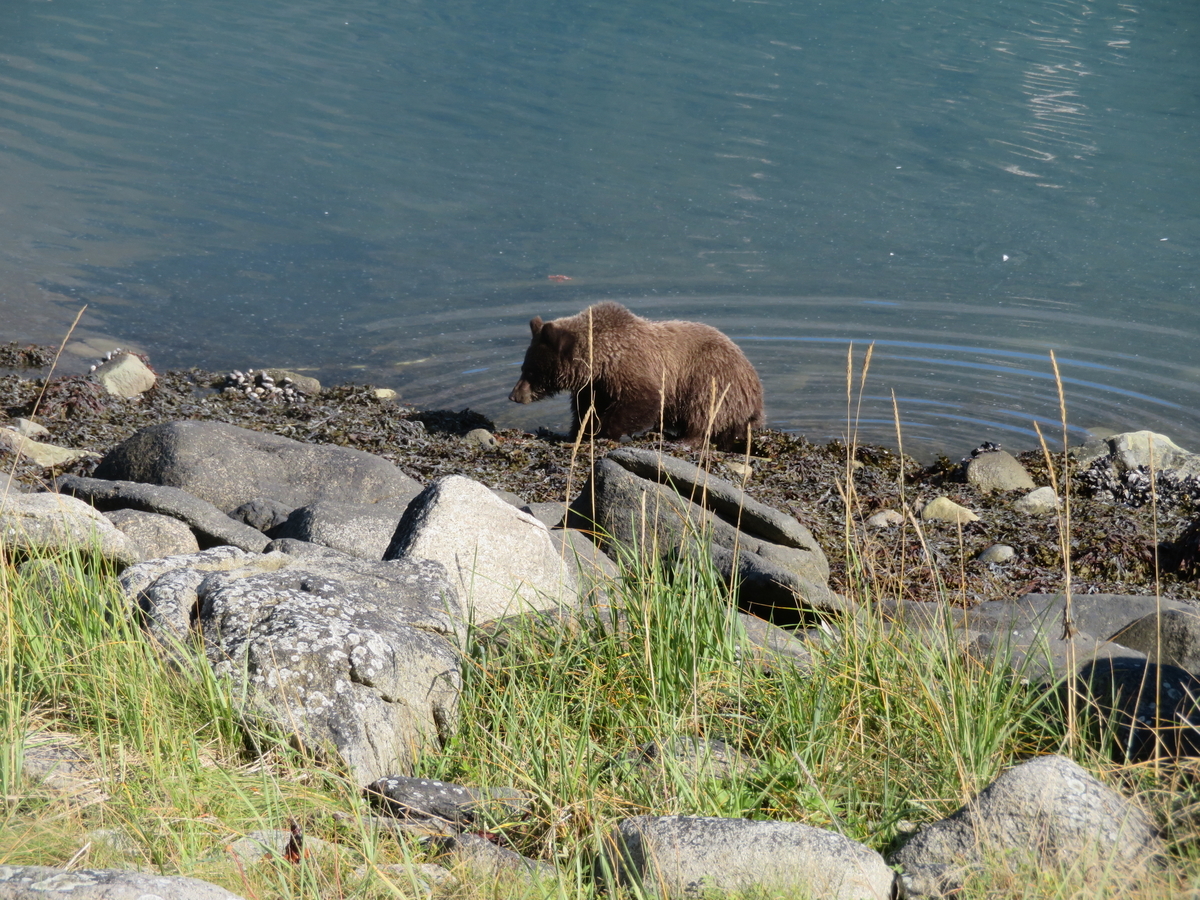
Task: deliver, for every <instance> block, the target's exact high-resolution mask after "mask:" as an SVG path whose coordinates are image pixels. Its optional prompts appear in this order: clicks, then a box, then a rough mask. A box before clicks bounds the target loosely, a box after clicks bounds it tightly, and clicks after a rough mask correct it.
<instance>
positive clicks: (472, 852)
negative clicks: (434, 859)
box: [425, 834, 558, 889]
mask: <svg viewBox="0 0 1200 900" xmlns="http://www.w3.org/2000/svg"><path fill="white" fill-rule="evenodd" d="M425 844H426V846H427V847H428V849H429V850H430V852H431V853H434V854H437V856H438V858H439V859H441V860H442V862H443V863H444V864H449V865H450V866H451V868H452V870H461V871H462V872H463V873H465V874H466V875H467V877H468V878H469V879H470V880H471V881H472V882H480V883H482V884H484V885H487V886H488V887H489V888H493V889H494V885H495V883H496V882H497V881H499V882H502V883H504V882H508V883H512V882H514V881H515V882H517V883H518V884H521V885H524V886H525V887H527V888H529V889H537V888H538V886H539V885H540V884H544V883H547V882H551V881H554V880H555V879H556V878H557V877H558V873H557V872H556V870H555V868H554V867H553V866H552V865H550V864H549V863H544V862H540V861H539V860H535V859H529V858H528V857H525V856H521V854H519V853H515V852H513V851H512V850H509V849H507V848H506V847H500V846H497V845H496V844H493V843H492V842H491V841H489V840H488V839H487V838H485V837H483V836H481V835H478V834H454V835H443V836H436V837H431V838H429V839H427V840H426V841H425Z"/></svg>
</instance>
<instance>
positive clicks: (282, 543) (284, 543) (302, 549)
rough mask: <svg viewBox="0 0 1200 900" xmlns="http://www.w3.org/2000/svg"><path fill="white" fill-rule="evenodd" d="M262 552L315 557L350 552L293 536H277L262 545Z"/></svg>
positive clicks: (329, 556) (343, 554) (340, 554)
mask: <svg viewBox="0 0 1200 900" xmlns="http://www.w3.org/2000/svg"><path fill="white" fill-rule="evenodd" d="M263 553H286V554H287V555H288V556H298V557H299V556H304V557H315V558H326V559H328V558H337V557H346V556H349V555H350V554H348V553H343V552H342V551H341V550H334V549H333V548H332V547H326V546H324V545H323V544H312V543H309V542H308V541H298V540H296V539H295V538H279V539H277V540H274V541H271V543H269V544H267V546H265V547H263Z"/></svg>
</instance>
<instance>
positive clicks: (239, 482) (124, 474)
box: [96, 421, 415, 510]
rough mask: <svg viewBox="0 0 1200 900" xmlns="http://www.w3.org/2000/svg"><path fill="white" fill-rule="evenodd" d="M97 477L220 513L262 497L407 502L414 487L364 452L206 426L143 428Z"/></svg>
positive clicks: (290, 501) (287, 501) (297, 502)
mask: <svg viewBox="0 0 1200 900" xmlns="http://www.w3.org/2000/svg"><path fill="white" fill-rule="evenodd" d="M96 477H97V478H107V479H112V480H121V481H138V482H143V483H145V484H158V485H165V486H168V487H177V488H180V489H181V490H185V491H187V492H188V493H189V494H192V495H193V496H196V497H199V498H200V499H202V500H207V501H208V502H209V503H211V504H213V505H214V506H216V507H217V508H218V509H221V510H232V509H236V508H237V507H239V506H241V505H242V504H243V503H248V502H249V501H251V500H255V499H258V498H262V497H269V498H271V499H272V500H277V501H279V502H280V503H282V504H284V505H286V506H290V507H291V508H292V509H295V508H296V507H299V506H304V505H306V504H309V503H314V502H316V501H317V500H338V501H341V502H345V503H376V502H378V501H380V500H387V499H390V498H396V497H404V496H409V495H411V493H412V489H413V485H414V484H415V482H414V480H413V479H411V478H409V477H408V476H407V475H405V474H404V473H403V472H401V471H400V470H399V469H398V468H396V467H395V466H393V465H392V464H391V463H390V462H388V461H387V460H385V459H383V458H382V457H378V456H373V455H372V454H370V453H364V452H363V451H361V450H350V449H347V448H345V447H334V446H329V445H324V444H303V443H300V442H299V441H293V440H291V439H290V438H285V437H279V436H278V435H273V434H263V433H261V432H257V431H247V430H246V429H244V428H237V427H236V426H233V425H226V424H225V423H223V422H201V421H186V422H167V423H164V424H161V425H152V426H150V427H149V428H144V429H142V430H141V431H139V432H138V433H137V434H135V435H133V437H131V438H129V439H128V440H126V441H124V442H122V443H121V444H119V445H118V446H116V447H115V448H113V450H112V451H111V452H110V453H109V454H108V455H107V456H105V458H104V460H103V462H101V463H100V465H99V467H97V469H96Z"/></svg>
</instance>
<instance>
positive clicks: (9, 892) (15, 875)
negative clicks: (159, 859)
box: [0, 866, 240, 900]
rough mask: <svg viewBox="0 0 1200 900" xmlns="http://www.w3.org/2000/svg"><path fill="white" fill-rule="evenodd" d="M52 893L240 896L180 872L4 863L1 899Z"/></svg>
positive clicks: (219, 899)
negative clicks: (66, 867)
mask: <svg viewBox="0 0 1200 900" xmlns="http://www.w3.org/2000/svg"><path fill="white" fill-rule="evenodd" d="M50 896H53V897H71V898H74V900H148V898H154V900H240V898H239V897H238V895H237V894H231V893H230V892H229V891H227V890H225V888H223V887H217V885H215V884H212V883H210V882H207V881H201V880H199V879H198V878H183V877H180V876H178V875H151V874H147V873H145V872H129V871H125V870H122V869H71V870H70V871H67V870H65V869H51V868H49V867H48V866H0V900H45V898H46V897H50Z"/></svg>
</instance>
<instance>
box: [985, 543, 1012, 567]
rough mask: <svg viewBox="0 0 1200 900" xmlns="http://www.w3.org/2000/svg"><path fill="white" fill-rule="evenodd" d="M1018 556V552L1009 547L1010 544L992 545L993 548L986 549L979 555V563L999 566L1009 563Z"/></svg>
mask: <svg viewBox="0 0 1200 900" xmlns="http://www.w3.org/2000/svg"><path fill="white" fill-rule="evenodd" d="M1016 555H1017V551H1016V550H1014V549H1013V548H1012V547H1010V546H1008V544H992V546H990V547H988V548H986V549H985V550H984V551H983V552H982V553H980V554H979V561H980V562H982V563H988V564H991V565H998V564H1000V563H1006V562H1008V561H1009V560H1010V559H1012V558H1013V557H1014V556H1016Z"/></svg>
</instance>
